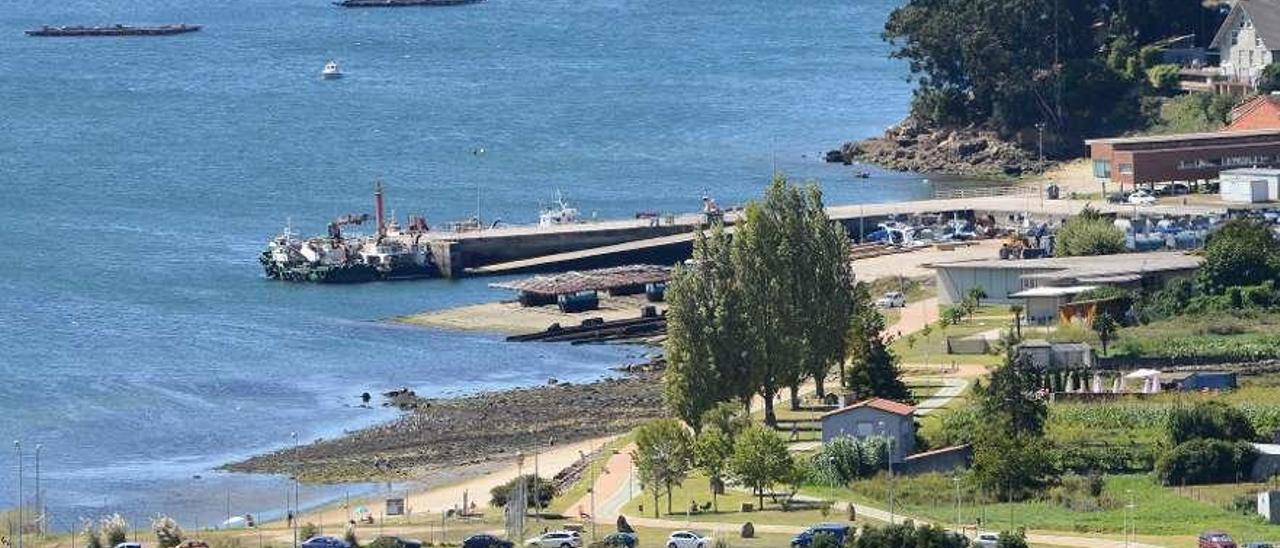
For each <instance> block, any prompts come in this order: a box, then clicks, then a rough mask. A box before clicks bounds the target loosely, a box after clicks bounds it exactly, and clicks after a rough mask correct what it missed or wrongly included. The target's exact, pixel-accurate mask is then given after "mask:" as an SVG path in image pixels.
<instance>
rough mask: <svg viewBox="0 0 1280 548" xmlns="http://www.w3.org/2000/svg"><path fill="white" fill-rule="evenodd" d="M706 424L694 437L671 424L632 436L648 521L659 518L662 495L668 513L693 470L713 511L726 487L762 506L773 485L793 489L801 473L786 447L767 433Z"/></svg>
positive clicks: (642, 428)
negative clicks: (649, 507)
mask: <svg viewBox="0 0 1280 548" xmlns="http://www.w3.org/2000/svg"><path fill="white" fill-rule="evenodd" d="M723 428H724V425H717V424H714V423H710V424H708V426H707V427H706V428H704V429H703V430H702V432H700V433H699V434H698V435H697V436H696V437H695V436H694V435H692V434H691V433H690V432H689V431H688V430H687V429H686V428H685V426H684V425H683V424H681V423H680V422H679V421H677V420H674V419H659V420H656V421H653V422H650V423H647V424H644V425H641V426H640V427H639V428H637V429H636V430H635V436H636V449H635V451H633V452H632V454H631V458H632V461H633V462H634V463H635V466H636V472H637V474H638V475H639V476H640V482H641V484H642V485H643V486H644V488H645V489H647V490H648V491H649V492H650V493H651V494H652V495H653V515H654V517H658V515H659V514H658V505H659V502H660V498H661V497H662V496H663V495H666V499H667V513H668V514H670V513H671V512H672V501H671V499H672V497H671V493H672V490H673V489H674V488H675V487H676V486H678V485H680V484H681V483H683V482H684V481H685V479H687V478H688V477H689V474H690V473H691V472H692V471H693V470H695V469H697V470H700V471H701V472H703V473H704V474H705V475H706V476H707V477H708V478H709V480H710V483H711V485H710V493H711V496H712V506H713V508H715V509H716V510H717V511H719V503H718V501H717V499H716V495H717V494H718V493H720V492H721V491H723V489H724V484H725V482H727V481H733V482H735V483H737V484H739V485H742V486H743V487H747V488H749V489H751V492H752V493H753V494H755V495H756V496H757V497H758V499H759V504H760V506H762V507H763V506H764V495H765V494H766V493H767V492H768V491H769V489H771V488H772V487H773V486H774V485H778V484H787V485H792V486H798V485H799V484H800V483H801V482H802V481H803V480H804V476H805V474H806V471H805V470H804V469H803V467H801V466H799V465H798V463H797V461H795V460H794V459H793V458H792V457H791V454H790V453H789V452H788V451H787V444H786V441H784V440H783V439H782V437H781V436H779V435H778V433H777V432H775V431H773V430H772V429H769V428H765V427H763V426H759V425H755V424H749V425H745V426H742V427H741V428H740V429H736V430H734V429H731V430H725V429H723Z"/></svg>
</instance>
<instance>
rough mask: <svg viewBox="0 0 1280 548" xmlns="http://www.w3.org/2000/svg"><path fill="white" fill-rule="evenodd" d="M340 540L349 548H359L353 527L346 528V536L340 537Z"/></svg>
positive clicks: (358, 541) (358, 540)
mask: <svg viewBox="0 0 1280 548" xmlns="http://www.w3.org/2000/svg"><path fill="white" fill-rule="evenodd" d="M342 540H345V541H346V542H347V545H348V546H350V547H351V548H360V539H358V538H356V528H355V527H347V534H345V535H343V536H342Z"/></svg>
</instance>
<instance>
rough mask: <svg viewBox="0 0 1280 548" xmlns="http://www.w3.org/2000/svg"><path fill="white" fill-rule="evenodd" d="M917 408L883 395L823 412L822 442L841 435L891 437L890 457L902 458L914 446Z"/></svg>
mask: <svg viewBox="0 0 1280 548" xmlns="http://www.w3.org/2000/svg"><path fill="white" fill-rule="evenodd" d="M915 412H916V408H915V407H912V406H910V405H907V404H905V403H898V402H896V401H893V400H886V399H884V398H871V399H869V400H863V401H860V402H858V403H855V404H853V405H847V406H845V407H841V408H840V409H836V410H835V411H831V412H829V413H827V414H825V415H823V416H822V442H823V443H827V442H829V441H831V440H834V439H836V438H840V437H852V438H857V439H860V440H861V439H867V438H885V437H888V438H892V439H893V448H892V453H893V455H892V460H893V462H895V463H899V462H902V461H903V460H904V459H906V457H907V455H910V454H911V453H912V452H914V451H915V449H916V423H915Z"/></svg>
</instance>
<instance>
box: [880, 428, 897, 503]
mask: <svg viewBox="0 0 1280 548" xmlns="http://www.w3.org/2000/svg"><path fill="white" fill-rule="evenodd" d="M878 424H879V426H880V433H882V434H884V439H885V442H886V444H887V448H888V455H887V457H888V458H887V459H886V460H888V461H889V525H893V524H894V523H893V522H894V518H893V436H892V435H890V434H889V430H888V429H887V428H885V424H884V421H879V422H878Z"/></svg>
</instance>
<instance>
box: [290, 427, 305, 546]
mask: <svg viewBox="0 0 1280 548" xmlns="http://www.w3.org/2000/svg"><path fill="white" fill-rule="evenodd" d="M289 437H290V438H293V548H298V520H300V519H302V504H301V503H300V501H299V500H298V465H299V464H300V463H299V462H298V433H297V432H289Z"/></svg>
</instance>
